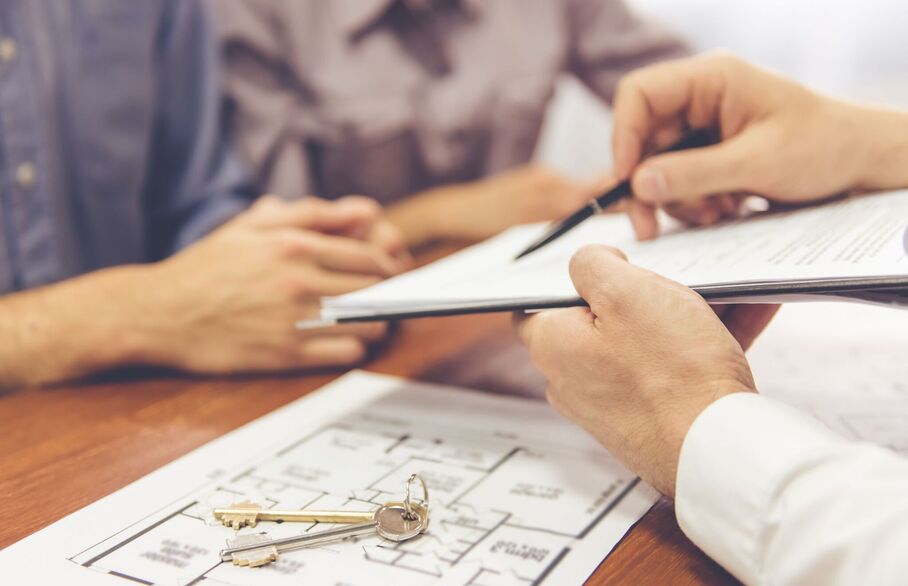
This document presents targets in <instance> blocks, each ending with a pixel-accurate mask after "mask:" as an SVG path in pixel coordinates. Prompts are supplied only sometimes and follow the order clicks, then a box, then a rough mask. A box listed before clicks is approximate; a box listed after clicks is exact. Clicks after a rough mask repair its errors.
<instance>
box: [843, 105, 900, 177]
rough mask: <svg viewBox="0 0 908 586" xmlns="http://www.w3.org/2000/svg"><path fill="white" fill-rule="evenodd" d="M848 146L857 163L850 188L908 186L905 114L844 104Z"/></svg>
mask: <svg viewBox="0 0 908 586" xmlns="http://www.w3.org/2000/svg"><path fill="white" fill-rule="evenodd" d="M846 108H847V112H848V113H847V125H848V132H846V136H848V137H850V138H851V141H850V144H849V145H847V147H846V148H849V149H851V150H852V152H853V153H854V158H855V160H856V162H857V164H858V166H857V169H856V176H855V179H854V181H853V188H854V189H855V190H860V191H871V190H882V189H898V188H903V187H908V114H906V113H903V112H897V111H892V110H885V109H878V108H868V107H864V106H859V105H850V104H849V105H846Z"/></svg>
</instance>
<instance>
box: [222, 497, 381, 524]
mask: <svg viewBox="0 0 908 586" xmlns="http://www.w3.org/2000/svg"><path fill="white" fill-rule="evenodd" d="M212 514H213V515H214V518H215V519H217V520H219V521H220V522H221V523H223V524H224V525H225V526H226V527H232V528H233V529H234V531H238V530H240V529H241V528H243V527H255V526H256V524H257V523H258V522H259V521H287V522H292V523H368V522H369V521H371V520H372V518H373V517H374V516H375V511H315V510H307V509H299V510H292V511H282V510H275V509H263V508H262V507H261V506H259V505H257V504H255V503H253V502H250V501H243V502H241V503H234V504H232V505H230V507H229V508H226V509H215V510H214V511H213V512H212Z"/></svg>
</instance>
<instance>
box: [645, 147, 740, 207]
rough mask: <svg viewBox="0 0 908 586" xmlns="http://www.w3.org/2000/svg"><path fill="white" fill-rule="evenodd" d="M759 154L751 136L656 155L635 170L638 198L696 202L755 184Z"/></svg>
mask: <svg viewBox="0 0 908 586" xmlns="http://www.w3.org/2000/svg"><path fill="white" fill-rule="evenodd" d="M755 152H757V151H756V149H755V145H754V144H753V139H752V138H751V135H739V136H736V137H734V138H731V139H729V140H727V141H725V142H722V143H719V144H716V145H712V146H708V147H703V148H697V149H690V150H686V151H679V152H674V153H666V154H662V155H655V156H653V157H651V158H649V159H647V160H646V161H644V162H643V164H641V165H640V167H638V168H637V170H636V171H634V174H633V178H632V180H631V184H632V186H633V190H634V195H635V196H636V197H638V198H640V199H641V200H643V201H646V202H649V203H653V204H665V203H668V202H673V201H685V200H687V201H696V200H699V199H703V198H705V197H707V196H710V195H716V194H721V193H727V192H733V191H743V190H744V189H745V188H746V187H747V186H749V185H753V184H755V183H756V181H752V180H751V177H752V175H753V174H754V166H753V165H752V163H751V159H753V155H754V153H755Z"/></svg>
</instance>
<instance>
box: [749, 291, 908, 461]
mask: <svg viewBox="0 0 908 586" xmlns="http://www.w3.org/2000/svg"><path fill="white" fill-rule="evenodd" d="M747 358H748V360H749V362H750V365H751V369H752V370H753V373H754V378H755V379H756V382H757V388H758V389H759V390H760V392H761V393H763V394H765V395H768V396H770V397H773V398H775V399H779V400H781V401H785V402H786V403H789V404H791V405H794V406H795V407H798V408H799V409H802V410H804V411H807V412H809V413H811V414H812V415H813V416H815V417H816V418H817V419H819V420H820V421H822V422H823V423H825V424H826V425H828V426H829V427H830V428H832V429H833V430H834V431H836V432H838V433H840V434H842V435H843V436H845V437H847V438H849V439H854V440H861V441H868V442H872V443H875V444H879V445H881V446H884V447H887V448H890V449H892V450H894V451H896V452H899V453H901V454H903V455H905V456H908V312H901V311H899V312H893V311H888V310H886V309H885V308H882V307H874V306H869V305H856V304H852V305H847V304H841V303H811V304H798V305H788V306H785V307H783V308H782V309H781V310H780V312H779V315H778V316H776V318H775V319H774V320H773V322H772V323H771V324H770V325H769V327H768V328H767V329H766V332H765V333H764V334H763V335H762V336H760V337H759V338H758V339H757V341H756V343H755V344H754V345H753V347H752V348H751V349H750V350H749V351H748V353H747Z"/></svg>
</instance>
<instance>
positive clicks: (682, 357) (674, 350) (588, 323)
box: [518, 246, 776, 496]
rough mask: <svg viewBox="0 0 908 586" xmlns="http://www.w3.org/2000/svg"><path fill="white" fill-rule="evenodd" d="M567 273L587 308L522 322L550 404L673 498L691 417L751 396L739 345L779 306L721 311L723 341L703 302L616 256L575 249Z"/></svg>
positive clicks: (591, 248)
mask: <svg viewBox="0 0 908 586" xmlns="http://www.w3.org/2000/svg"><path fill="white" fill-rule="evenodd" d="M570 272H571V279H572V280H573V282H574V286H575V287H576V288H577V291H578V292H579V293H580V295H581V296H582V297H583V298H584V299H585V300H586V301H587V302H588V303H589V305H590V307H589V308H571V309H560V310H551V311H545V312H542V313H539V314H536V315H534V316H532V317H529V318H522V319H520V321H519V323H518V329H519V331H520V334H521V337H522V338H523V340H524V341H525V342H526V343H527V345H528V346H529V349H530V354H531V356H532V358H533V362H534V364H535V365H536V366H537V368H538V369H539V370H540V371H541V372H542V373H543V374H544V375H545V377H546V378H547V379H548V382H549V387H548V391H547V396H548V399H549V402H550V403H551V404H552V406H553V407H555V409H556V410H558V411H559V412H560V413H562V414H563V415H564V416H566V417H567V418H568V419H571V420H572V421H574V422H576V423H578V424H579V425H580V426H581V427H583V428H584V429H586V430H587V431H588V432H589V433H591V434H592V435H593V436H595V437H596V438H597V439H598V440H599V441H600V442H601V443H602V444H603V445H604V446H605V447H606V448H608V449H609V451H610V452H611V453H612V454H614V455H615V456H616V457H617V458H618V459H620V460H621V461H622V462H624V463H625V465H627V466H628V467H629V468H630V469H631V470H633V471H634V472H635V473H637V474H639V475H640V476H641V477H642V478H643V479H644V480H645V481H647V482H649V483H650V484H652V485H653V486H654V487H656V488H657V489H658V490H659V491H661V492H662V493H663V494H666V495H668V496H673V495H674V490H675V474H676V471H677V467H678V457H679V454H680V451H681V444H682V443H683V441H684V437H685V435H686V434H687V431H688V429H689V428H690V426H691V424H692V423H693V421H694V419H696V417H697V415H699V414H700V413H701V412H702V411H703V410H704V409H705V408H706V407H707V406H708V405H709V404H710V403H712V402H713V401H715V400H717V399H719V398H720V397H722V396H724V395H727V394H730V393H736V392H755V385H754V380H753V377H752V376H751V373H750V367H749V366H748V364H747V360H746V358H745V357H744V350H743V349H742V343H743V344H744V345H749V344H750V343H751V342H752V341H753V339H754V338H755V337H756V335H757V334H758V333H759V332H760V331H761V330H762V329H763V328H764V327H765V326H766V324H767V323H768V322H769V320H770V319H771V317H772V315H773V314H774V313H775V311H776V307H774V306H739V307H734V308H726V309H724V310H722V313H723V318H725V319H727V320H728V321H727V324H728V325H729V326H730V327H731V328H732V330H731V332H729V330H728V329H727V328H726V325H725V324H723V322H722V320H720V318H719V317H718V316H717V315H716V313H715V312H714V311H713V310H712V309H711V308H710V306H709V305H707V303H706V302H705V301H704V300H703V298H702V297H700V296H699V295H697V294H696V293H694V292H693V291H692V290H690V289H688V288H686V287H684V286H683V285H681V284H679V283H676V282H674V281H670V280H668V279H665V278H663V277H661V276H659V275H656V274H654V273H651V272H649V271H646V270H644V269H642V268H639V267H635V266H633V265H630V264H628V263H627V262H626V261H625V260H624V258H623V256H622V255H621V254H620V253H619V252H617V251H614V250H613V249H609V248H606V247H603V246H588V247H586V248H583V249H581V250H580V251H579V252H578V253H577V254H576V255H575V256H574V258H573V259H572V261H571V265H570ZM736 337H737V339H736Z"/></svg>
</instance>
